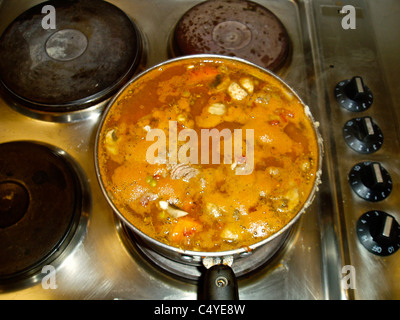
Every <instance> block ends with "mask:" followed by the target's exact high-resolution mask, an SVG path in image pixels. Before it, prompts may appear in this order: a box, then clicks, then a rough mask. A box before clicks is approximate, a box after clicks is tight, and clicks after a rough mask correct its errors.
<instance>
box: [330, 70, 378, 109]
mask: <svg viewBox="0 0 400 320" xmlns="http://www.w3.org/2000/svg"><path fill="white" fill-rule="evenodd" d="M334 94H335V98H336V100H337V101H338V102H339V103H340V105H341V106H342V107H343V108H345V109H346V110H348V111H352V112H361V111H364V110H367V109H368V108H369V107H370V106H371V105H372V101H373V96H372V92H371V90H370V89H369V88H368V87H367V86H366V85H365V84H364V81H363V79H362V78H361V77H360V76H356V77H353V78H352V79H349V80H343V81H340V82H339V83H338V84H337V85H336V87H335V91H334Z"/></svg>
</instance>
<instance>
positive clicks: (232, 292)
mask: <svg viewBox="0 0 400 320" xmlns="http://www.w3.org/2000/svg"><path fill="white" fill-rule="evenodd" d="M192 58H204V59H225V60H234V61H236V62H238V63H243V64H247V65H250V66H253V67H256V68H258V69H260V70H262V71H263V72H265V73H268V74H269V75H270V76H272V77H274V78H275V79H277V80H278V81H279V82H280V83H281V84H282V85H283V86H284V87H286V89H287V90H288V91H289V92H291V93H292V94H293V96H294V97H295V98H297V99H298V100H299V101H300V102H301V103H302V105H303V106H304V110H305V113H306V115H307V116H308V118H309V119H310V121H311V122H312V123H313V127H314V130H315V134H316V137H317V139H318V146H319V154H318V163H317V164H316V165H317V166H318V168H317V174H316V178H315V182H314V186H313V188H312V191H311V192H310V194H309V196H308V199H307V201H306V202H305V204H304V205H303V206H302V208H301V209H300V210H299V211H298V212H297V214H296V215H295V216H294V218H293V219H292V220H291V221H290V222H289V223H288V224H286V225H285V226H284V227H283V228H282V229H281V230H279V231H278V232H276V233H275V234H273V235H271V236H270V237H268V238H266V239H263V240H261V241H259V242H257V243H255V244H252V245H250V246H248V247H240V248H237V249H235V250H229V251H217V252H199V251H187V250H182V249H179V248H176V247H173V246H170V245H167V244H164V243H161V242H160V241H158V240H155V239H153V238H152V237H150V236H148V235H147V234H145V233H143V232H142V231H140V230H139V229H138V228H137V227H136V226H135V225H133V224H132V223H131V222H130V221H129V220H128V219H127V218H126V217H125V216H124V215H123V214H122V213H121V212H120V211H119V209H118V208H117V207H116V206H115V204H114V203H113V201H112V199H111V198H110V196H109V195H108V193H107V191H106V189H105V187H104V184H103V179H102V176H101V174H100V170H99V157H98V144H99V140H100V133H101V130H102V127H103V126H104V123H105V119H106V117H107V114H108V113H109V112H110V110H111V109H112V108H113V106H114V104H115V103H116V101H117V99H118V97H119V96H120V95H121V94H122V93H123V92H124V91H125V90H127V88H128V87H129V86H131V85H132V84H133V83H134V82H136V81H138V80H139V79H140V78H141V77H142V76H143V75H145V74H146V73H148V72H151V71H152V70H154V69H159V68H161V67H163V66H165V65H167V64H169V63H171V62H174V61H177V60H184V59H192ZM317 127H318V125H317V122H315V120H314V118H313V116H312V114H311V112H310V110H309V108H308V107H307V106H306V105H305V104H304V102H302V100H301V99H300V97H299V96H298V95H297V94H296V93H295V92H294V90H293V89H292V88H290V87H289V86H288V85H287V84H286V83H285V82H284V81H283V80H282V79H280V78H279V77H278V76H276V75H275V74H273V73H272V72H271V71H269V70H266V69H264V68H261V67H259V66H257V65H255V64H253V63H251V62H248V61H245V60H243V59H239V58H232V57H226V56H219V55H192V56H187V57H179V58H175V59H171V60H168V61H165V62H163V63H160V64H158V65H156V66H153V67H151V68H150V69H148V70H146V71H144V72H142V73H141V74H139V75H137V76H136V77H134V78H133V79H132V80H131V81H130V82H128V83H127V84H126V85H125V86H124V87H123V88H122V89H121V90H120V91H119V93H118V94H117V95H116V96H114V97H113V99H112V100H111V101H110V102H109V104H108V106H107V108H106V110H105V112H104V114H103V116H102V119H101V122H100V125H99V128H98V131H97V135H96V142H95V155H94V157H95V167H96V175H97V178H98V181H99V184H100V186H101V189H102V192H103V194H104V196H105V197H106V199H107V201H108V203H109V205H110V206H111V207H112V209H113V210H114V212H115V213H116V214H117V216H118V217H119V218H120V219H121V221H122V222H123V223H125V224H126V226H128V227H129V228H130V229H131V230H132V231H133V232H134V234H135V235H136V236H137V237H139V238H140V240H141V242H143V243H144V244H145V245H146V246H147V247H148V248H150V249H151V250H154V251H155V252H157V253H158V254H161V255H162V256H164V257H166V258H168V259H172V260H174V261H177V262H180V263H184V264H190V265H194V266H202V265H204V266H205V268H206V271H205V275H204V291H205V292H207V293H208V295H207V296H206V298H209V299H237V298H238V288H237V281H236V278H235V274H234V272H233V269H232V265H233V264H234V263H235V261H237V260H240V259H246V258H247V257H248V256H249V255H250V254H251V253H252V252H254V251H255V250H261V248H262V250H263V251H264V254H265V259H266V260H267V259H269V258H270V257H271V256H272V255H273V254H274V253H275V252H276V251H277V250H278V249H279V248H280V247H281V246H282V244H283V242H284V241H285V239H286V238H287V236H288V233H289V232H290V230H291V228H292V226H293V225H294V224H295V223H296V222H297V221H298V219H299V218H300V217H301V215H302V214H303V213H304V212H305V210H306V209H307V208H308V207H309V205H310V204H311V202H312V201H313V199H314V197H315V193H316V191H317V189H318V184H319V183H320V181H321V180H320V175H321V165H322V154H323V147H322V139H321V136H320V134H319V132H318V129H317Z"/></svg>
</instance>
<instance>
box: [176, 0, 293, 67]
mask: <svg viewBox="0 0 400 320" xmlns="http://www.w3.org/2000/svg"><path fill="white" fill-rule="evenodd" d="M289 42H290V40H289V36H288V34H287V32H286V29H285V27H284V26H283V24H282V23H281V21H280V20H279V19H278V18H277V17H276V16H275V15H274V14H273V13H272V12H271V11H269V10H268V9H266V8H264V7H263V6H261V5H259V4H257V3H254V2H252V1H242V0H211V1H205V2H202V3H200V4H198V5H196V6H194V7H193V8H191V9H190V10H189V11H187V12H186V13H185V14H184V15H183V16H182V18H181V19H180V21H179V22H178V24H177V26H176V29H175V32H174V39H173V48H172V51H173V52H174V54H175V55H178V56H179V55H191V54H199V53H214V54H222V55H227V56H236V57H239V58H243V59H246V60H249V61H251V62H253V63H255V64H258V65H260V66H262V67H265V68H267V69H270V70H272V71H274V72H276V71H278V70H279V69H281V68H282V67H283V65H284V64H285V62H286V61H287V59H288V57H289V51H290V45H289Z"/></svg>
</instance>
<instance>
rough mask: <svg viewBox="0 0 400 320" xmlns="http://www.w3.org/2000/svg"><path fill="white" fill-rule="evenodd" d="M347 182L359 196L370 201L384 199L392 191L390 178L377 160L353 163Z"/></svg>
mask: <svg viewBox="0 0 400 320" xmlns="http://www.w3.org/2000/svg"><path fill="white" fill-rule="evenodd" d="M349 183H350V186H351V188H352V189H353V191H354V192H355V193H356V194H357V195H358V196H359V197H361V198H362V199H364V200H367V201H371V202H377V201H381V200H383V199H386V198H387V197H388V196H389V194H390V192H391V191H392V179H391V177H390V175H389V173H388V172H387V171H386V169H385V168H384V167H383V166H382V165H381V164H380V163H379V162H371V161H365V162H361V163H358V164H357V165H355V166H354V167H353V168H352V169H351V171H350V173H349Z"/></svg>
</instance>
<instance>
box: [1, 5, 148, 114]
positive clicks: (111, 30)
mask: <svg viewBox="0 0 400 320" xmlns="http://www.w3.org/2000/svg"><path fill="white" fill-rule="evenodd" d="M47 5H51V6H53V7H54V9H55V11H54V13H55V15H54V19H55V20H54V22H55V27H56V29H45V28H43V26H42V22H49V21H51V20H50V19H51V17H52V16H51V14H52V13H51V11H47V13H42V8H44V6H47ZM44 11H45V10H44ZM45 12H46V11H45ZM49 25H51V24H49ZM44 26H45V27H46V28H47V26H46V24H45V23H44ZM141 49H142V45H141V39H140V35H139V32H138V30H137V28H136V27H135V25H134V24H133V23H132V21H131V20H130V19H129V18H128V17H127V16H126V14H125V13H124V12H122V11H121V10H120V9H118V8H117V7H115V6H114V5H112V4H110V3H108V2H106V1H96V0H77V1H60V0H55V1H48V2H45V3H41V4H39V5H37V6H35V7H33V8H31V9H29V10H28V11H26V12H24V13H23V14H21V15H20V16H19V17H18V18H17V19H15V20H14V21H13V22H12V23H11V24H10V25H9V26H8V28H7V29H6V30H5V32H4V33H3V34H2V36H1V38H0V81H1V83H2V84H3V86H4V87H5V88H6V89H7V91H8V92H9V93H11V95H12V96H13V97H14V98H17V100H18V101H19V102H22V103H23V104H25V105H27V106H29V107H31V108H33V109H36V110H39V111H51V112H66V111H74V110H79V109H83V108H86V107H87V106H89V105H94V104H96V103H98V102H100V101H101V100H104V99H106V98H108V97H110V96H111V95H112V94H113V93H115V92H116V91H117V90H118V89H119V88H120V87H121V86H122V85H123V84H124V83H125V82H126V81H128V80H129V79H130V78H131V76H132V75H133V73H134V71H135V69H136V67H137V66H138V63H139V62H140V57H141Z"/></svg>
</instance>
